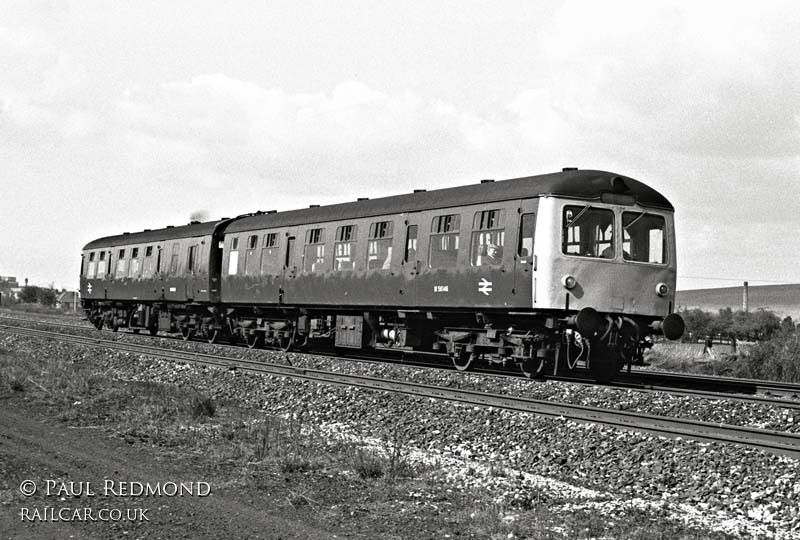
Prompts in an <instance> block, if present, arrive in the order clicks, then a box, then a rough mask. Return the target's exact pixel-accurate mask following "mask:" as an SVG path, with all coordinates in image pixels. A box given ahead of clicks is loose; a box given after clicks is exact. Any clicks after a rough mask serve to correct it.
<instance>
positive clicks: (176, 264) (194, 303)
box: [81, 220, 229, 335]
mask: <svg viewBox="0 0 800 540" xmlns="http://www.w3.org/2000/svg"><path fill="white" fill-rule="evenodd" d="M228 221H229V220H228ZM228 221H221V222H209V223H200V222H192V223H190V224H188V225H185V226H181V227H167V228H164V229H158V230H146V231H143V232H139V233H133V234H131V233H123V234H121V235H116V236H109V237H105V238H99V239H97V240H94V241H92V242H89V243H88V244H87V245H86V246H84V248H83V253H82V263H81V268H82V271H81V302H82V305H83V309H84V311H85V313H86V316H87V318H88V319H89V320H90V321H91V322H92V323H93V324H94V325H95V326H96V327H97V328H98V329H100V328H102V327H103V326H106V327H108V328H111V329H113V330H115V331H116V330H117V329H118V328H120V327H125V328H131V329H133V330H134V331H135V332H138V331H140V330H143V329H144V330H148V331H149V332H150V333H151V334H153V335H155V334H156V333H157V332H158V331H159V330H161V331H165V332H174V331H176V330H178V329H180V328H179V326H178V325H177V324H178V323H179V322H180V319H181V317H186V316H187V315H188V314H194V313H196V312H198V311H200V310H202V311H205V312H206V313H207V312H208V308H207V307H206V306H208V307H211V306H216V305H218V304H219V302H220V285H219V265H220V263H219V261H220V259H221V254H222V250H221V248H220V247H219V239H218V236H217V235H219V234H220V230H221V229H222V227H223V226H224V225H225V224H226V223H227V222H228ZM214 309H215V310H216V308H214Z"/></svg>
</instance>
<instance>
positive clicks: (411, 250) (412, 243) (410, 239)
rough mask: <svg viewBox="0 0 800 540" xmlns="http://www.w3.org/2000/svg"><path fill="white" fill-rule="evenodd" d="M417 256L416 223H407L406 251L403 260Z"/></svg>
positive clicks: (409, 259)
mask: <svg viewBox="0 0 800 540" xmlns="http://www.w3.org/2000/svg"><path fill="white" fill-rule="evenodd" d="M416 258H417V225H409V226H408V228H407V229H406V253H405V256H404V257H403V260H404V261H405V262H409V261H413V260H415V259H416Z"/></svg>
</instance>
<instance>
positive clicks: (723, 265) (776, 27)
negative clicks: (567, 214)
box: [0, 0, 800, 289]
mask: <svg viewBox="0 0 800 540" xmlns="http://www.w3.org/2000/svg"><path fill="white" fill-rule="evenodd" d="M0 6H1V7H0V12H2V15H0V275H5V276H8V275H12V276H16V277H17V278H18V279H19V280H20V281H23V280H24V278H26V277H27V278H28V279H29V280H30V283H31V284H38V285H49V284H54V285H55V286H56V287H59V288H63V287H66V288H75V287H76V286H77V283H78V273H79V269H80V250H81V248H82V246H83V245H85V244H86V243H87V242H89V241H90V240H92V239H94V238H97V237H101V236H107V235H111V234H119V233H121V232H123V231H138V230H142V229H144V228H159V227H163V226H166V225H181V224H185V223H188V222H189V221H190V219H192V218H196V217H200V218H202V219H216V218H220V217H223V216H235V215H239V214H242V213H246V212H251V211H255V210H268V209H277V210H288V209H293V208H301V207H307V206H308V205H310V204H323V205H324V204H331V203H337V202H344V201H352V200H355V199H356V198H357V197H372V198H374V197H381V196H388V195H393V194H398V193H405V192H409V191H411V190H412V189H415V188H427V189H435V188H443V187H450V186H458V185H463V184H467V183H474V182H476V181H478V180H480V179H483V178H495V179H498V180H500V179H504V178H516V177H521V176H529V175H535V174H543V173H548V172H554V171H559V170H561V169H562V168H563V167H579V168H581V169H600V170H608V171H613V172H616V173H620V174H624V175H626V176H630V177H632V178H636V179H638V180H641V181H643V182H645V183H647V184H649V185H651V186H653V187H654V188H655V189H657V190H659V191H660V192H661V193H663V194H664V195H665V196H666V197H667V198H668V199H669V200H670V201H671V202H672V203H673V205H674V206H675V208H676V235H677V242H678V276H679V277H678V288H679V289H688V288H701V287H721V286H734V285H737V284H738V283H740V282H741V281H742V280H748V281H750V282H751V284H755V285H757V284H767V283H772V282H788V283H800V264H798V262H800V261H798V256H797V253H798V252H799V251H800V249H799V248H800V236H799V235H798V231H799V230H800V3H797V2H770V1H762V2H702V1H692V2H689V1H686V2H660V1H654V2H640V1H636V2H615V1H603V2H596V1H586V2H569V1H567V2H554V1H550V2H547V1H541V2H530V1H519V2H510V1H509V2H504V1H498V2H472V1H468V0H458V1H434V2H422V1H403V0H393V1H392V2H368V1H360V2H353V1H346V0H345V1H335V2H333V1H329V0H327V1H307V2H298V1H296V0H293V1H286V2H283V1H277V0H270V1H269V2H264V1H257V2H256V1H253V2H248V1H229V2H226V1H221V0H214V1H199V0H193V1H185V2H182V1H170V2H163V1H160V0H159V1H152V2H149V1H142V0H139V1H136V2H117V1H108V0H102V1H90V0H81V1H76V2H69V1H56V0H50V1H37V0H24V1H20V2H16V1H13V0H0Z"/></svg>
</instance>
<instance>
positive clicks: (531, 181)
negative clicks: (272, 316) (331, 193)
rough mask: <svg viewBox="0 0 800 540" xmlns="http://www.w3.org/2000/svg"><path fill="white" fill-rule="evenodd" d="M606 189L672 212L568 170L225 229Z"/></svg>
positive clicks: (605, 175) (591, 194)
mask: <svg viewBox="0 0 800 540" xmlns="http://www.w3.org/2000/svg"><path fill="white" fill-rule="evenodd" d="M604 192H612V193H624V194H627V195H633V196H634V197H635V198H636V202H637V203H638V204H639V205H641V206H644V207H650V208H657V209H661V210H670V211H673V210H674V207H673V206H672V204H670V202H669V201H668V200H667V199H666V198H665V197H664V196H663V195H661V194H660V193H659V192H657V191H656V190H654V189H653V188H651V187H650V186H648V185H646V184H644V183H642V182H639V181H638V180H634V179H633V178H629V177H627V176H623V175H620V174H615V173H611V172H606V171H592V170H565V171H561V172H557V173H551V174H543V175H539V176H526V177H523V178H513V179H510V180H499V181H496V182H494V181H493V182H481V183H478V184H472V185H467V186H459V187H454V188H445V189H437V190H432V191H426V192H418V193H417V192H415V193H407V194H404V195H395V196H391V197H381V198H379V199H369V200H360V201H357V202H348V203H341V204H333V205H330V206H321V207H314V208H304V209H300V210H289V211H286V212H277V213H262V214H255V215H251V216H248V217H242V218H240V219H237V220H236V221H234V222H233V223H231V224H230V225H229V226H228V227H227V228H226V230H225V232H226V233H235V232H242V231H251V230H257V229H268V228H272V227H286V226H293V225H302V224H306V223H324V222H327V221H338V220H342V219H358V218H364V217H376V216H382V215H386V214H398V213H406V212H419V211H423V210H434V209H437V208H451V207H457V206H468V205H473V204H483V203H489V202H498V201H506V200H513V199H526V198H531V197H536V196H544V195H550V196H558V197H566V198H570V199H581V200H586V201H595V200H596V201H599V200H600V195H601V193H604Z"/></svg>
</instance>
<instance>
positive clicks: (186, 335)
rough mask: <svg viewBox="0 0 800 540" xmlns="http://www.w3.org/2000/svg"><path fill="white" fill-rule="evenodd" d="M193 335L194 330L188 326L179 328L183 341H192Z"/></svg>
mask: <svg viewBox="0 0 800 540" xmlns="http://www.w3.org/2000/svg"><path fill="white" fill-rule="evenodd" d="M193 335H194V330H192V329H191V328H189V327H188V326H183V327H181V337H182V338H183V341H189V340H190V339H192V336H193Z"/></svg>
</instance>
